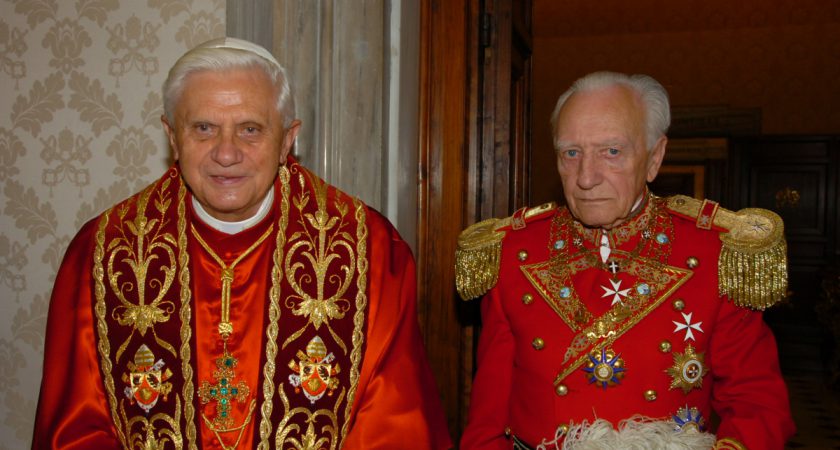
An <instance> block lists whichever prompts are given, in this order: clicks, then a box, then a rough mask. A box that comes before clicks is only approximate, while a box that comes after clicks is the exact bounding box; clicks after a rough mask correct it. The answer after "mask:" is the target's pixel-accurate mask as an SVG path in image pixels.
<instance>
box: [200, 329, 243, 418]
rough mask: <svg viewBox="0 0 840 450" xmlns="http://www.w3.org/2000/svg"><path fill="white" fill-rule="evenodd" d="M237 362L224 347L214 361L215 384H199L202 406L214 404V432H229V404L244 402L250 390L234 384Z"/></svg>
mask: <svg viewBox="0 0 840 450" xmlns="http://www.w3.org/2000/svg"><path fill="white" fill-rule="evenodd" d="M238 362H239V361H238V360H237V359H236V358H234V357H233V356H231V355H230V353H228V351H227V346H225V351H224V353H223V354H222V356H221V357H219V358H218V359H216V367H217V369H216V370H215V371H214V372H213V378H215V379H216V384H210V382H208V381H207V380H204V381H202V382H201V387H200V388H199V389H198V397H199V398H200V399H201V403H202V404H206V403H209V402H216V417H215V418H214V419H213V420H212V422H213V426H214V427H215V428H216V430H214V431H219V432H225V431H231V430H232V429H236V428H233V417H232V416H231V402H233V401H236V402H238V403H242V402H244V401H245V400H246V399H247V398H248V394H249V393H250V389H249V388H248V386H246V385H245V382H244V381H242V380H239V382H238V383H235V382H234V379H235V378H236V371H235V370H234V369H235V368H236V364H237V363H238Z"/></svg>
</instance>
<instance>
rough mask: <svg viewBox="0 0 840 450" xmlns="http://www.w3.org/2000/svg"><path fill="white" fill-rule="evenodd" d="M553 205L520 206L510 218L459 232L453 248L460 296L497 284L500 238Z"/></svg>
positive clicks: (473, 294) (469, 297)
mask: <svg viewBox="0 0 840 450" xmlns="http://www.w3.org/2000/svg"><path fill="white" fill-rule="evenodd" d="M556 207H557V206H556V205H555V204H554V203H546V204H543V205H540V206H537V207H534V208H522V209H520V210H518V211H516V213H514V214H513V215H512V216H510V217H505V218H504V219H487V220H483V221H481V222H478V223H475V224H473V225H470V226H469V227H467V228H466V229H465V230H464V231H462V232H461V234H460V235H459V236H458V248H457V249H456V250H455V287H456V288H457V289H458V294H460V295H461V298H462V299H464V300H472V299H474V298H476V297H480V296H482V295H484V294H485V293H486V292H487V291H489V290H490V289H491V288H492V287H493V286H495V285H496V282H497V281H498V280H499V269H500V264H501V255H502V240H503V239H504V237H505V230H506V229H507V228H510V229H514V230H517V229H521V228H524V227H525V226H526V223H527V220H528V219H530V218H532V217H535V216H537V215H541V214H543V213H546V212H548V211H552V210H554V209H555V208H556Z"/></svg>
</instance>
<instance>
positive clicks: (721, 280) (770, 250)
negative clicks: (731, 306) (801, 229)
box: [668, 195, 787, 310]
mask: <svg viewBox="0 0 840 450" xmlns="http://www.w3.org/2000/svg"><path fill="white" fill-rule="evenodd" d="M668 207H669V208H670V209H671V210H673V211H675V212H677V213H680V214H683V215H686V216H689V217H697V215H698V214H699V212H700V209H701V207H702V202H701V201H700V200H696V199H693V198H690V197H686V196H682V195H677V196H674V197H671V198H669V199H668ZM713 222H714V225H715V226H717V227H720V228H724V229H726V230H727V231H726V232H724V233H721V235H720V240H721V242H723V248H722V249H721V252H720V257H719V259H718V289H719V290H720V293H721V295H727V296H729V298H730V299H731V300H732V301H733V302H734V303H735V304H736V305H738V306H742V307H747V308H752V309H758V310H764V309H765V308H767V307H770V306H773V305H774V304H776V303H777V302H779V301H780V300H781V299H782V298H784V296H785V295H786V293H787V244H786V243H785V238H784V223H783V222H782V219H781V217H779V216H778V215H777V214H776V213H774V212H772V211H769V210H766V209H760V208H746V209H742V210H740V211H738V212H737V213H736V212H732V211H729V210H727V209H724V208H717V210H716V213H715V215H714V220H713Z"/></svg>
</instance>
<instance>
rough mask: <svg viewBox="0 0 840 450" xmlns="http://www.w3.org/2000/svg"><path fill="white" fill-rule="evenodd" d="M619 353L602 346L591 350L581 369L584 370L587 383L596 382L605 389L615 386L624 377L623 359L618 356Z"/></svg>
mask: <svg viewBox="0 0 840 450" xmlns="http://www.w3.org/2000/svg"><path fill="white" fill-rule="evenodd" d="M620 356H621V355H620V354H616V353H615V352H614V351H613V350H608V349H606V348H602V349H601V350H600V351H599V350H593V351H592V353H590V354H589V361H588V362H587V363H586V367H584V368H583V371H584V372H586V377H587V378H588V379H589V383H590V384H592V383H594V384H597V385H600V386H601V387H603V388H604V389H606V388H607V387H610V386H615V385H617V384H619V383H620V382H621V379H622V378H624V371H625V369H624V360H623V359H621V358H620Z"/></svg>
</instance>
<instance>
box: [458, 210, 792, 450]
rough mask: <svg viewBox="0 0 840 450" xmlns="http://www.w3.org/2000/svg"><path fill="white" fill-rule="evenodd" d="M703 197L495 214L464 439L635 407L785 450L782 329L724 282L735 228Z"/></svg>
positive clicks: (506, 437) (526, 431) (492, 442)
mask: <svg viewBox="0 0 840 450" xmlns="http://www.w3.org/2000/svg"><path fill="white" fill-rule="evenodd" d="M686 200H687V199H686V198H682V199H680V201H681V202H685V201H686ZM688 200H691V199H688ZM692 202H693V200H692ZM674 205H675V203H674V199H671V206H674ZM694 206H695V209H698V214H697V215H696V216H695V215H694V214H691V215H689V214H682V213H680V211H679V210H680V208H676V207H675V208H670V207H669V202H668V200H667V199H660V198H656V197H653V196H650V197H649V198H648V199H647V200H646V204H645V205H644V207H643V208H641V211H640V212H639V213H638V214H636V215H635V216H633V217H632V219H630V220H628V221H627V222H625V223H623V224H622V225H620V226H619V227H617V228H615V229H613V230H610V231H602V230H598V229H588V228H584V227H583V226H582V225H581V224H580V223H578V222H576V221H575V220H574V219H573V218H572V216H571V215H570V213H569V211H568V210H567V209H565V208H562V209H555V208H553V207H550V206H549V207H543V208H536V209H532V210H529V211H523V212H522V213H520V214H519V215H518V216H517V215H515V216H514V217H513V218H511V219H510V220H507V221H505V222H504V223H503V224H502V226H498V224H497V226H496V228H495V232H496V233H503V234H504V238H503V241H502V243H501V250H500V254H499V255H498V257H499V259H500V264H499V269H498V272H497V277H498V278H497V281H496V282H495V285H494V286H493V287H492V289H490V290H489V292H488V293H487V295H486V296H485V297H484V298H483V300H482V304H481V312H482V321H483V328H482V330H481V336H480V341H479V348H478V372H477V374H476V377H475V383H474V387H473V392H472V400H471V405H470V414H469V420H468V425H467V428H466V430H465V432H464V436H463V440H462V442H461V448H462V449H472V448H482V449H487V448H511V445H512V443H511V435H512V436H515V437H516V438H518V439H520V440H521V441H523V442H525V443H528V444H529V445H531V446H536V445H539V444H540V442H541V441H543V440H547V441H550V440H551V439H552V438H553V437H554V436H555V431H556V430H557V429H558V427H559V426H563V425H568V424H580V423H581V422H582V421H588V422H590V423H591V422H592V421H593V420H595V419H599V418H600V419H606V420H608V421H610V422H611V423H613V424H615V425H616V426H618V424H619V423H620V422H621V421H622V420H624V419H628V418H630V417H632V416H634V415H641V416H644V417H648V418H653V419H656V420H663V421H671V422H673V425H674V428H675V430H676V429H679V428H682V427H686V426H690V427H698V428H701V429H706V430H709V431H711V432H713V433H716V434H717V437H718V438H719V439H720V438H732V439H734V440H735V441H736V442H739V443H741V444H743V445H745V446H746V447H747V448H756V449H771V448H782V446H783V443H784V441H785V440H786V438H788V437H789V436H790V435H792V433H793V429H794V427H793V422H792V420H791V416H790V412H789V404H788V397H787V390H786V387H785V384H784V382H783V380H782V377H781V374H780V371H779V364H778V357H777V351H776V344H775V340H774V338H773V335H772V333H771V331H770V330H769V329H768V327H767V326H766V324H765V323H764V322H763V319H762V315H761V313H760V312H759V311H754V310H751V309H749V308H746V307H742V306H738V305H736V304H734V302H733V301H732V300H731V299H730V298H729V296H728V295H722V294H721V293H720V289H721V286H723V285H725V284H726V283H725V282H723V281H722V280H721V279H719V266H720V264H719V261H720V258H721V256H722V242H721V238H720V235H721V231H724V232H725V231H726V230H722V229H721V228H719V227H717V226H715V223H714V221H710V220H708V219H710V218H713V217H714V212H715V211H714V210H716V209H717V206H716V205H715V204H712V203H705V204H703V205H701V206H700V207H699V208H698V207H696V205H694ZM689 209H691V208H689ZM682 211H683V212H685V211H686V210H685V209H684V208H683V209H682ZM692 212H693V211H692ZM707 213H711V214H707ZM727 213H729V212H727ZM704 214H705V218H704ZM729 214H731V213H729ZM759 219H760V220H759V222H763V220H764V219H762V218H761V217H759ZM602 243H608V244H609V245H608V247H609V252H608V254H607V250H606V249H604V250H603V251H604V255H603V256H602V247H605V246H603V245H602ZM782 245H783V241H782ZM783 251H784V250H783V249H782V252H783ZM723 256H724V257H726V255H723ZM491 259H492V258H491ZM756 261H759V263H761V264H764V263H767V262H768V261H769V260H766V259H765V260H761V258H759V259H758V260H755V259H754V260H753V261H752V262H751V263H747V264H757V262H756ZM782 262H784V260H783V256H782ZM742 263H743V261H742ZM782 270H783V271H784V267H782ZM472 272H473V273H476V272H479V271H477V270H473V271H472ZM724 276H726V274H722V275H721V277H724ZM491 282H492V281H491ZM743 282H744V281H743V279H742V280H741V282H735V283H734V284H742V283H743ZM765 287H766V286H764V287H760V289H764V288H765ZM733 295H736V296H737V295H738V294H733ZM742 297H743V296H742ZM753 298H755V297H753ZM753 306H755V305H753ZM759 306H760V307H761V306H763V305H759ZM713 412H714V413H715V414H716V415H717V417H719V424H714V425H713V423H712V422H713V420H712V417H713ZM714 422H717V420H714Z"/></svg>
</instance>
